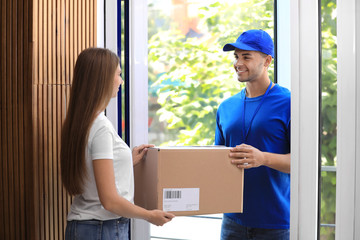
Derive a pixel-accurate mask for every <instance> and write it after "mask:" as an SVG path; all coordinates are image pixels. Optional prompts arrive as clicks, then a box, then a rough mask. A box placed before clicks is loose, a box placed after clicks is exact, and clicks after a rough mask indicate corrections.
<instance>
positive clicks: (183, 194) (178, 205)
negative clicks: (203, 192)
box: [163, 188, 200, 212]
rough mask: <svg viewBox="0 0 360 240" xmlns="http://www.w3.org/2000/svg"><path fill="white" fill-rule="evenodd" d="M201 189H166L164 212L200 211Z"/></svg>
mask: <svg viewBox="0 0 360 240" xmlns="http://www.w3.org/2000/svg"><path fill="white" fill-rule="evenodd" d="M199 199H200V188H164V189H163V210H164V211H172V212H175V211H199V205H200V201H199Z"/></svg>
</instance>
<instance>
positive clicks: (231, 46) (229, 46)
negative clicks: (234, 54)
mask: <svg viewBox="0 0 360 240" xmlns="http://www.w3.org/2000/svg"><path fill="white" fill-rule="evenodd" d="M235 48H238V49H240V50H246V51H258V50H256V49H255V48H252V47H250V46H248V45H246V44H243V43H228V44H226V45H225V46H224V47H223V51H224V52H227V51H233V50H235Z"/></svg>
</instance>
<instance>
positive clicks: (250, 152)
mask: <svg viewBox="0 0 360 240" xmlns="http://www.w3.org/2000/svg"><path fill="white" fill-rule="evenodd" d="M229 157H230V158H232V160H231V163H232V164H234V165H236V166H237V167H238V168H244V169H247V168H253V167H259V166H262V165H265V159H264V153H263V152H261V151H260V150H259V149H257V148H254V147H253V146H250V145H247V144H241V145H237V146H236V147H234V148H232V149H230V153H229Z"/></svg>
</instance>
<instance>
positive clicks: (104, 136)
mask: <svg viewBox="0 0 360 240" xmlns="http://www.w3.org/2000/svg"><path fill="white" fill-rule="evenodd" d="M90 155H91V159H92V160H96V159H114V154H113V136H112V134H111V131H110V129H108V128H106V127H102V128H100V129H99V130H98V131H97V132H96V133H95V135H94V138H93V140H92V142H91V149H90Z"/></svg>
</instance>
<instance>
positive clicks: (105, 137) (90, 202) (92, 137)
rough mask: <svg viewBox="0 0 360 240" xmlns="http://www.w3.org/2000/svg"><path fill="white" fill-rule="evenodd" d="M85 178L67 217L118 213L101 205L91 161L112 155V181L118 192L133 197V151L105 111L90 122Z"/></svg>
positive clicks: (104, 216)
mask: <svg viewBox="0 0 360 240" xmlns="http://www.w3.org/2000/svg"><path fill="white" fill-rule="evenodd" d="M85 158H86V167H87V172H88V178H87V181H86V182H85V186H84V192H83V193H82V194H80V195H77V196H75V197H74V200H73V203H72V205H71V208H70V212H69V214H68V217H67V220H68V221H71V220H90V219H97V220H110V219H115V218H119V217H120V216H118V215H116V214H114V213H112V212H109V211H107V210H105V209H104V207H103V206H102V205H101V202H100V200H99V195H98V192H97V189H96V182H95V177H94V170H93V164H92V161H93V160H96V159H113V161H114V174H115V184H116V189H117V192H118V194H119V195H121V196H122V197H124V198H125V199H127V200H128V201H130V202H132V203H133V201H134V173H133V161H132V153H131V150H130V148H129V147H128V146H127V144H126V143H125V142H124V141H123V140H122V139H121V138H120V137H119V135H118V134H117V132H116V131H115V129H114V127H113V126H112V124H111V122H110V121H109V120H108V119H107V117H106V116H105V114H104V113H100V114H99V115H98V116H97V118H96V119H95V121H94V123H93V125H92V126H91V129H90V133H89V139H88V145H87V148H86V157H85Z"/></svg>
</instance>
